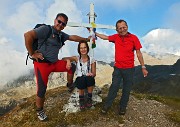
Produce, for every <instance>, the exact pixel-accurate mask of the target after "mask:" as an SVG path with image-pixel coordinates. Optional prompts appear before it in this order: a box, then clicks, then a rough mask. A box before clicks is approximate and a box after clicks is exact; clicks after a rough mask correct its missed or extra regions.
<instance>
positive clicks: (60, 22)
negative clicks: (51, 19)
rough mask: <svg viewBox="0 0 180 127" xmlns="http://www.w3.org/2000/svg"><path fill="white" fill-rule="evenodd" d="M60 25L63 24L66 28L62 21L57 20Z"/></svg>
mask: <svg viewBox="0 0 180 127" xmlns="http://www.w3.org/2000/svg"><path fill="white" fill-rule="evenodd" d="M57 21H58V23H59V24H62V25H63V26H66V23H64V22H62V21H61V20H57Z"/></svg>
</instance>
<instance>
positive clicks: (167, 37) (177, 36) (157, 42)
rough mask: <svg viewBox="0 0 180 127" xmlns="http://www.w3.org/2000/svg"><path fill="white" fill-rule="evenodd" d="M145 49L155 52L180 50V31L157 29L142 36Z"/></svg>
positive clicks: (174, 52)
mask: <svg viewBox="0 0 180 127" xmlns="http://www.w3.org/2000/svg"><path fill="white" fill-rule="evenodd" d="M142 40H143V42H144V43H143V44H144V47H145V51H147V52H154V53H163V54H165V53H171V54H178V52H180V33H178V32H176V31H174V30H172V29H155V30H152V31H151V32H149V33H148V34H147V35H146V36H144V37H143V38H142Z"/></svg>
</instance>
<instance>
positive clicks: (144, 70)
mask: <svg viewBox="0 0 180 127" xmlns="http://www.w3.org/2000/svg"><path fill="white" fill-rule="evenodd" d="M136 55H137V58H138V60H139V63H140V64H141V66H142V73H143V75H144V77H146V76H147V75H148V71H147V70H146V67H145V65H144V59H143V56H142V53H141V51H140V50H136Z"/></svg>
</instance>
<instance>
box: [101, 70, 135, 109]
mask: <svg viewBox="0 0 180 127" xmlns="http://www.w3.org/2000/svg"><path fill="white" fill-rule="evenodd" d="M134 70H135V69H134V68H128V69H120V68H117V67H114V72H113V74H112V84H111V86H110V88H109V92H108V96H107V98H106V101H105V105H104V106H105V107H106V108H109V107H110V106H111V105H112V103H113V101H114V99H115V98H116V96H117V92H118V91H119V88H120V83H121V80H123V86H122V96H121V99H120V103H119V107H121V108H126V107H127V104H128V101H129V95H130V91H131V88H132V84H133V76H134Z"/></svg>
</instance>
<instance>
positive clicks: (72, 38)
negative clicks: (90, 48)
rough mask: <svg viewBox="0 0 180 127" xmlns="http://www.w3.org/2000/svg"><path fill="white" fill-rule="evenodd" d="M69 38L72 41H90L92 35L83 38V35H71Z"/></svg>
mask: <svg viewBox="0 0 180 127" xmlns="http://www.w3.org/2000/svg"><path fill="white" fill-rule="evenodd" d="M69 40H70V41H75V42H81V41H86V42H88V41H89V40H90V37H88V38H83V37H80V36H77V35H70V36H69Z"/></svg>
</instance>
